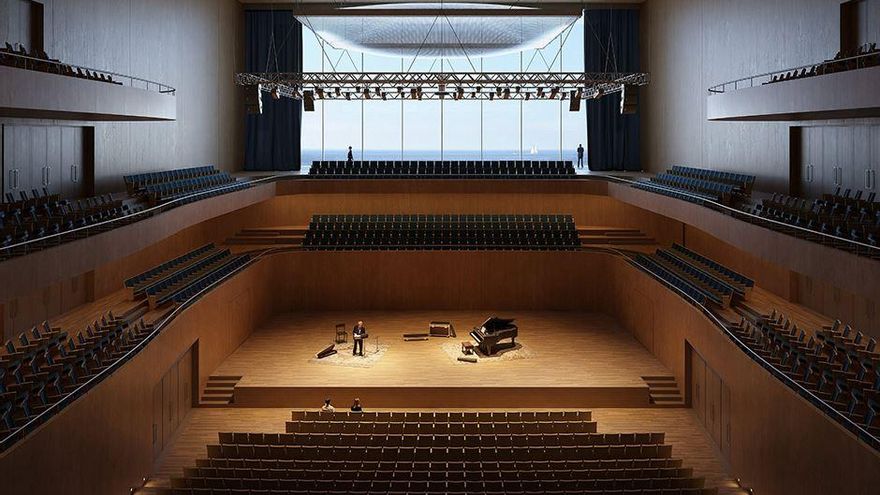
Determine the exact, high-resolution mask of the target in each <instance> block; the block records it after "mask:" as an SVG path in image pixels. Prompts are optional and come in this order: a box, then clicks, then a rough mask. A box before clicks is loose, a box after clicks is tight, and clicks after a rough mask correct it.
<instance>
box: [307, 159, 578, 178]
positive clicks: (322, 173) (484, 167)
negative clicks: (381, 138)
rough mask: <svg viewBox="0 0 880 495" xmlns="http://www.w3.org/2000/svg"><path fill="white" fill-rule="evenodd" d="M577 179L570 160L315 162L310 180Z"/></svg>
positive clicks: (311, 169) (310, 172)
mask: <svg viewBox="0 0 880 495" xmlns="http://www.w3.org/2000/svg"><path fill="white" fill-rule="evenodd" d="M573 175H575V170H574V165H573V164H572V162H571V161H567V160H485V161H479V160H468V161H450V160H442V161H441V160H427V161H426V160H420V161H400V160H396V161H392V160H373V161H353V162H347V161H326V160H320V161H314V162H312V167H311V168H310V169H309V177H317V178H322V177H323V178H356V179H393V178H425V179H468V178H480V179H485V178H492V179H555V178H567V177H571V176H573Z"/></svg>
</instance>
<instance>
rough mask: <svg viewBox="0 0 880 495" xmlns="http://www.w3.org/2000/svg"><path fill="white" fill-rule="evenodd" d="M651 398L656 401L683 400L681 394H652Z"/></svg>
mask: <svg viewBox="0 0 880 495" xmlns="http://www.w3.org/2000/svg"><path fill="white" fill-rule="evenodd" d="M651 400H653V401H655V402H681V396H680V395H669V396H665V395H661V396H659V397H658V396H655V395H653V394H652V395H651Z"/></svg>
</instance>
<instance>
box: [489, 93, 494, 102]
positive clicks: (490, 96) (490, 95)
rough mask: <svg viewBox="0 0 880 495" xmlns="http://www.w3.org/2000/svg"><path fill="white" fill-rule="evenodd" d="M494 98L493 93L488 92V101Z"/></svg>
mask: <svg viewBox="0 0 880 495" xmlns="http://www.w3.org/2000/svg"><path fill="white" fill-rule="evenodd" d="M494 99H495V93H489V101H492V100H494Z"/></svg>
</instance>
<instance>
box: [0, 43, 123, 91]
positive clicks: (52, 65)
mask: <svg viewBox="0 0 880 495" xmlns="http://www.w3.org/2000/svg"><path fill="white" fill-rule="evenodd" d="M0 65H5V66H8V67H17V68H20V69H27V70H35V71H40V72H49V73H52V74H60V75H62V76H69V77H76V78H79V79H88V80H90V81H100V82H106V83H110V84H117V85H121V84H122V83H121V82H119V81H114V80H113V76H112V75H110V74H104V73H101V72H98V71H92V70H89V69H83V68H81V67H71V66H70V65H68V64H65V63H63V62H61V61H60V60H55V59H52V58H49V55H47V54H46V52H44V51H42V50H31V51H28V50H27V49H25V47H24V46H23V45H21V44H18V49H16V48H15V47H14V46H12V45H11V44H9V42H7V43H6V45H5V46H4V47H0Z"/></svg>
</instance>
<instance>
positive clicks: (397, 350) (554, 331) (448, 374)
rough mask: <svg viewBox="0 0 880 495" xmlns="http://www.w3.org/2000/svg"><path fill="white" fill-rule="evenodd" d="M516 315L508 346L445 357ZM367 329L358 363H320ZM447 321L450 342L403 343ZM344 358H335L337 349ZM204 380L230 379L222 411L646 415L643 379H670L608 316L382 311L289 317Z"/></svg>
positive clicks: (265, 330) (266, 328)
mask: <svg viewBox="0 0 880 495" xmlns="http://www.w3.org/2000/svg"><path fill="white" fill-rule="evenodd" d="M491 314H497V315H498V316H499V317H502V318H516V324H517V325H518V326H519V337H518V338H517V344H518V346H517V347H518V348H517V349H515V350H511V351H508V353H505V354H502V355H501V356H499V357H496V358H492V357H489V358H480V360H479V362H478V363H462V362H459V361H457V360H456V359H455V358H456V356H457V354H458V349H459V347H460V343H461V342H462V341H471V338H470V336H469V335H468V332H469V331H470V329H471V328H472V327H473V326H474V325H478V324H479V323H481V322H482V321H483V320H484V319H485V318H486V317H487V316H488V315H491ZM357 319H362V320H364V322H365V323H366V326H367V329H368V331H369V334H370V337H369V339H368V340H367V342H366V345H365V351H366V352H365V357H364V358H360V357H352V356H351V350H350V345H349V346H343V347H344V349H343V350H342V351H340V354H339V355H335V356H331V357H330V358H326V359H323V360H318V359H316V358H315V356H314V355H315V353H317V352H318V351H319V350H321V349H323V348H325V347H326V346H328V345H329V344H331V343H333V339H334V334H335V330H334V328H335V325H336V324H337V323H345V325H346V329H347V331H348V333H349V339H351V327H352V326H353V324H354V323H355V322H356V320H357ZM434 320H445V321H451V322H452V323H453V324H454V325H455V330H456V332H457V337H456V338H442V337H432V338H430V339H429V340H425V341H415V342H406V341H404V340H403V337H402V335H403V334H404V333H427V331H428V323H429V322H430V321H434ZM343 352H345V353H347V354H341V353H343ZM213 374H214V375H222V376H225V375H235V376H241V377H242V379H241V380H240V381H239V382H238V383H237V384H236V386H235V391H234V401H233V404H232V405H233V406H236V407H303V408H311V407H318V406H320V404H321V403H322V402H323V400H324V399H325V398H326V397H330V398H332V399H333V401H334V403H335V404H336V405H337V406H340V407H347V406H348V405H349V403H350V402H351V400H352V399H353V398H354V397H359V398H360V399H361V401H362V403H363V404H364V406H365V407H371V408H378V407H382V408H389V407H401V408H407V407H408V408H433V407H445V408H450V407H469V408H508V407H543V408H548V407H550V408H561V407H569V408H571V407H647V406H649V399H648V387H647V385H646V383H645V381H644V380H643V379H642V377H643V376H669V375H670V373H669V371H668V370H667V369H666V368H665V367H664V366H663V365H662V364H661V363H660V362H659V361H657V359H656V358H655V357H654V356H652V355H651V354H650V353H649V352H648V351H647V350H646V349H645V348H644V347H642V346H641V344H639V343H638V342H637V341H636V340H635V339H633V338H632V337H631V336H630V335H629V334H628V333H627V332H625V331H623V330H622V329H620V328H619V327H618V325H617V324H616V323H615V322H614V321H613V320H612V319H611V318H609V317H607V316H604V315H599V314H592V313H579V312H547V311H541V312H523V311H497V312H493V311H383V312H360V313H357V314H353V313H351V312H346V313H333V312H325V313H289V314H284V315H279V316H277V317H275V318H274V319H273V320H271V321H270V322H269V323H268V324H267V325H265V326H264V327H263V328H260V329H258V330H256V331H255V332H254V333H253V334H252V335H251V336H250V337H249V338H248V339H247V340H246V341H245V342H244V343H243V344H242V345H241V346H240V347H239V348H238V349H237V350H236V351H235V352H234V353H233V354H232V355H231V356H229V358H227V359H226V361H225V362H224V363H222V364H221V365H220V366H219V367H218V369H217V370H215V371H214V373H213Z"/></svg>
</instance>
